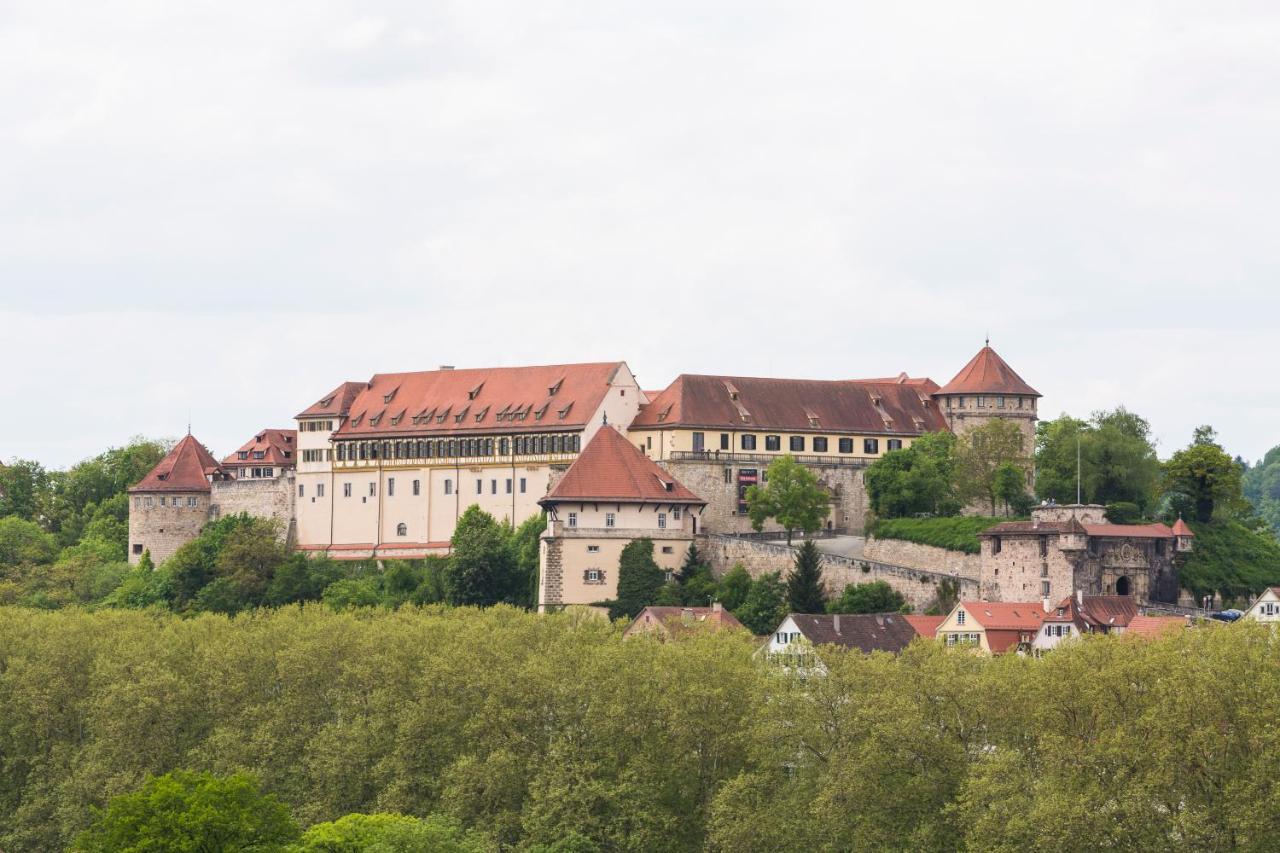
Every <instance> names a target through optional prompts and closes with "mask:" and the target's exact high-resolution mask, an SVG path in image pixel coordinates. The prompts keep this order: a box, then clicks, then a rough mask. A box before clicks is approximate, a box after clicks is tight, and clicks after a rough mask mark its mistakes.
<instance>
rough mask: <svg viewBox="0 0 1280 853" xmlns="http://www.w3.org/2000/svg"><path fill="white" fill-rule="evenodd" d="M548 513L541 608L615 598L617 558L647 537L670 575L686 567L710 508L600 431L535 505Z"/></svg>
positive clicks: (610, 432)
mask: <svg viewBox="0 0 1280 853" xmlns="http://www.w3.org/2000/svg"><path fill="white" fill-rule="evenodd" d="M538 503H539V504H541V505H542V508H543V509H545V510H546V511H547V515H548V523H547V531H546V533H545V534H544V535H543V537H542V544H541V550H540V554H539V571H538V609H539V610H540V611H542V610H546V609H548V608H557V607H561V606H564V605H566V604H593V603H596V602H599V601H605V600H607V599H611V598H613V597H615V596H616V594H617V590H618V558H619V557H620V556H621V554H622V549H623V548H624V547H625V546H626V545H627V544H628V543H629V542H631V541H633V540H635V539H639V538H641V537H648V538H649V539H652V540H653V543H654V554H653V557H654V560H655V561H656V562H657V564H658V566H659V567H661V568H662V569H664V570H666V571H668V572H674V571H675V570H676V569H678V568H679V567H680V565H681V563H682V562H683V561H684V557H685V552H687V551H688V550H689V545H690V544H691V543H692V542H693V536H694V534H695V533H697V532H698V513H700V512H701V511H702V508H703V506H704V505H705V501H703V500H702V498H700V497H698V496H697V495H695V494H694V493H693V492H691V491H689V490H688V489H686V488H685V487H684V486H683V485H681V484H680V483H679V482H678V481H677V480H676V479H675V478H674V477H672V476H671V475H670V474H668V473H667V472H666V471H665V470H663V468H661V467H660V466H659V465H658V464H657V463H655V462H654V461H653V460H652V459H649V458H648V457H647V456H645V455H644V454H643V453H641V452H640V450H639V449H638V448H636V447H635V446H634V445H632V444H631V442H629V441H628V440H627V439H626V438H624V437H623V436H622V434H621V433H620V432H618V431H617V430H616V429H614V428H613V427H612V426H603V427H601V428H600V429H599V430H598V431H596V433H595V435H594V437H593V438H592V439H591V441H590V442H589V443H588V444H587V446H586V448H585V449H583V451H582V454H581V455H580V456H579V457H578V458H577V460H576V461H575V462H574V463H573V464H572V465H571V466H569V470H568V471H567V472H565V475H564V476H563V477H562V478H561V479H560V481H559V482H558V483H556V485H555V486H554V487H553V488H552V489H551V491H550V492H549V493H548V494H547V495H545V496H544V497H543V498H542V499H541V500H539V502H538Z"/></svg>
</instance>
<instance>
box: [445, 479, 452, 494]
mask: <svg viewBox="0 0 1280 853" xmlns="http://www.w3.org/2000/svg"><path fill="white" fill-rule="evenodd" d="M444 493H445V494H446V495H451V494H453V480H445V481H444Z"/></svg>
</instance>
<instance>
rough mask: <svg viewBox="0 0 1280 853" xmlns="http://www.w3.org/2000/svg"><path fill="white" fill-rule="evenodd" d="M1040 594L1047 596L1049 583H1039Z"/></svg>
mask: <svg viewBox="0 0 1280 853" xmlns="http://www.w3.org/2000/svg"><path fill="white" fill-rule="evenodd" d="M1040 594H1041V595H1044V596H1047V595H1048V594H1049V582H1048V581H1040Z"/></svg>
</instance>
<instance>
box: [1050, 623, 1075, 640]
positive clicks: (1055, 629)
mask: <svg viewBox="0 0 1280 853" xmlns="http://www.w3.org/2000/svg"><path fill="white" fill-rule="evenodd" d="M1044 635H1045V636H1046V637H1070V636H1071V626H1070V625H1062V624H1057V625H1045V626H1044Z"/></svg>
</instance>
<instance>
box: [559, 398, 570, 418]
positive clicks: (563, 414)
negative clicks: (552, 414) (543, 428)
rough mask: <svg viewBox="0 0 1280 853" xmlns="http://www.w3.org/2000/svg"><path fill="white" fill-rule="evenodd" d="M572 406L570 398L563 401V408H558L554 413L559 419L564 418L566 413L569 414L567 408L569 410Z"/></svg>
mask: <svg viewBox="0 0 1280 853" xmlns="http://www.w3.org/2000/svg"><path fill="white" fill-rule="evenodd" d="M572 408H573V401H572V400H570V401H569V402H568V403H565V404H564V408H563V409H561V410H560V411H559V412H557V413H556V414H557V415H558V416H559V418H560V420H564V419H565V417H566V416H568V414H569V410H570V409H572Z"/></svg>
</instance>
